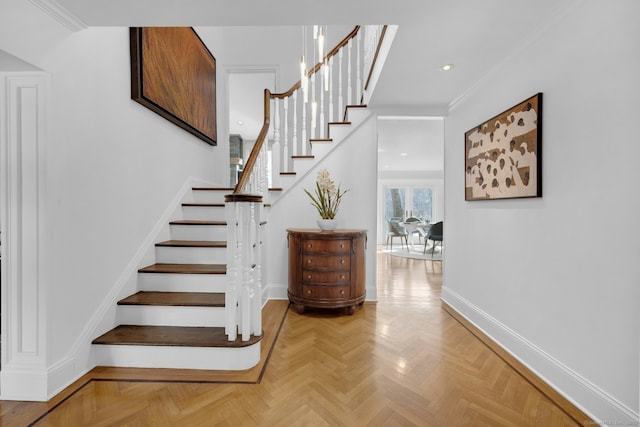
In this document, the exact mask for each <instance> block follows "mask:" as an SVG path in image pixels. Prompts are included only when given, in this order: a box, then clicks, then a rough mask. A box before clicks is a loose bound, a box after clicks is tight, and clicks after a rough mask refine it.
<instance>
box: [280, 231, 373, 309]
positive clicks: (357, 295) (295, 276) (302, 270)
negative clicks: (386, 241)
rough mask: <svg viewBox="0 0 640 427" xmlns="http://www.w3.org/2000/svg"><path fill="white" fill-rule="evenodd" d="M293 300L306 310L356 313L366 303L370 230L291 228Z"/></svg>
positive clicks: (291, 288) (290, 270)
mask: <svg viewBox="0 0 640 427" xmlns="http://www.w3.org/2000/svg"><path fill="white" fill-rule="evenodd" d="M287 233H288V235H287V241H288V247H289V290H288V295H289V300H290V301H291V302H292V303H293V304H294V307H295V309H296V310H297V311H298V313H304V310H305V307H316V308H341V307H344V308H346V309H347V312H348V313H349V314H353V313H354V311H355V308H356V305H362V303H363V302H364V298H365V294H366V287H365V252H366V244H367V231H366V230H334V231H320V230H313V229H288V230H287Z"/></svg>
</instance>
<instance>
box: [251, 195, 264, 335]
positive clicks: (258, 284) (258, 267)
mask: <svg viewBox="0 0 640 427" xmlns="http://www.w3.org/2000/svg"><path fill="white" fill-rule="evenodd" d="M253 204H254V205H255V207H254V218H255V221H254V224H255V225H254V226H255V236H256V241H255V245H254V259H253V263H252V264H253V265H255V267H254V269H253V286H254V289H253V300H252V305H251V330H252V331H253V334H254V335H256V336H257V335H262V240H263V238H264V235H263V231H262V229H263V227H262V226H261V225H260V223H261V222H262V206H263V204H262V203H261V202H257V203H253Z"/></svg>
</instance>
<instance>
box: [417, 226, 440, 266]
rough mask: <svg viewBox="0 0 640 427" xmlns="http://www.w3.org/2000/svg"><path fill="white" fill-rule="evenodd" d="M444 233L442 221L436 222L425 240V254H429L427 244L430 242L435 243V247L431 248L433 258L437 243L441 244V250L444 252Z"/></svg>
mask: <svg viewBox="0 0 640 427" xmlns="http://www.w3.org/2000/svg"><path fill="white" fill-rule="evenodd" d="M442 231H443V224H442V221H439V222H436V223H435V224H433V225H432V226H431V228H429V232H428V233H427V236H426V237H425V239H424V250H423V251H422V253H423V254H426V253H427V243H428V242H429V240H431V241H432V242H433V246H431V257H432V258H433V251H434V250H435V248H436V242H440V250H441V251H442V237H443V236H442Z"/></svg>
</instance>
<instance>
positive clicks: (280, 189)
mask: <svg viewBox="0 0 640 427" xmlns="http://www.w3.org/2000/svg"><path fill="white" fill-rule="evenodd" d="M269 191H283V188H282V187H271V188H269Z"/></svg>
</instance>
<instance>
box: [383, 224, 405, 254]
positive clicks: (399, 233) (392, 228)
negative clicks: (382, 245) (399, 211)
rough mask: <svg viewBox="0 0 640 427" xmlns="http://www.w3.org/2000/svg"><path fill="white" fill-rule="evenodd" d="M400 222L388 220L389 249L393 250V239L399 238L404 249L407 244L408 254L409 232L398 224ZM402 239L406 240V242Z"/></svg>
mask: <svg viewBox="0 0 640 427" xmlns="http://www.w3.org/2000/svg"><path fill="white" fill-rule="evenodd" d="M398 222H399V221H398V220H391V219H389V218H387V247H389V248H390V250H393V238H394V237H399V238H400V244H401V245H402V248H404V245H405V244H406V245H407V252H409V241H408V239H407V232H406V231H405V229H404V228H403V227H402V226H401V225H400V224H398ZM402 239H404V241H403V240H402ZM389 243H391V245H389Z"/></svg>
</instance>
